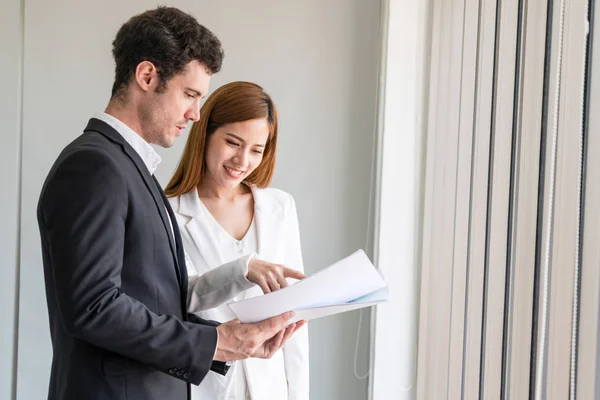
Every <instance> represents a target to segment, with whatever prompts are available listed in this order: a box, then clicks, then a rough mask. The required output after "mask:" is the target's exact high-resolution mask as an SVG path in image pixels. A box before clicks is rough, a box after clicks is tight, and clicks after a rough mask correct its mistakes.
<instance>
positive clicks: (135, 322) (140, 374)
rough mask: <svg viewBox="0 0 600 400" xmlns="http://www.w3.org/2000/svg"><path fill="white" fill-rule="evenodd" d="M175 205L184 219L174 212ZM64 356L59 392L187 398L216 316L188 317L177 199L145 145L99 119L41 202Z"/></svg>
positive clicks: (55, 325) (51, 302)
mask: <svg viewBox="0 0 600 400" xmlns="http://www.w3.org/2000/svg"><path fill="white" fill-rule="evenodd" d="M167 213H169V214H171V217H170V219H171V222H172V224H173V231H171V225H170V224H169V220H168V218H167ZM38 223H39V228H40V235H41V240H42V254H43V261H44V277H45V283H46V296H47V303H48V312H49V317H50V334H51V338H52V347H53V359H52V371H51V378H50V387H49V393H48V398H49V399H73V400H83V399H86V400H96V399H97V400H101V399H102V400H109V399H110V400H118V399H123V400H125V399H127V400H136V399H140V400H142V399H143V400H151V399H156V400H159V399H160V400H164V399H182V400H183V399H186V398H188V396H189V387H188V384H189V383H193V384H199V383H200V382H201V381H202V379H203V378H204V376H205V375H206V374H207V373H208V371H209V369H210V368H211V367H212V368H213V369H215V370H217V371H218V372H221V373H223V372H226V371H225V370H224V369H223V368H224V366H223V364H222V363H214V364H213V361H212V358H213V355H214V352H215V346H216V343H217V331H216V328H215V326H216V325H217V323H215V322H212V321H203V320H200V321H194V322H192V321H188V315H187V312H186V299H187V273H186V268H185V264H184V263H185V261H184V257H183V249H182V245H181V237H180V235H179V229H178V227H177V222H176V219H175V217H174V215H173V211H172V210H171V207H170V206H169V203H168V201H166V198H165V196H164V193H163V192H162V190H161V189H160V186H159V185H158V182H157V181H156V179H155V178H154V177H153V176H151V175H150V173H149V171H148V169H147V167H146V166H145V164H144V162H143V161H142V159H141V158H140V157H139V155H138V154H137V153H136V152H135V150H134V149H133V148H132V147H131V146H130V145H129V144H128V143H127V142H126V141H125V140H124V138H123V137H122V136H121V135H120V134H119V133H118V132H116V131H115V130H114V129H113V128H112V127H110V126H109V125H108V124H106V123H104V122H102V121H100V120H98V119H91V120H90V121H89V123H88V126H87V128H86V129H85V131H84V133H83V135H81V136H80V137H79V138H77V139H76V140H75V141H73V142H72V143H71V144H69V145H68V146H67V147H66V148H65V149H64V150H63V152H62V153H61V154H60V156H59V157H58V159H57V160H56V162H55V164H54V165H53V167H52V169H51V170H50V172H49V174H48V177H47V178H46V181H45V183H44V186H43V188H42V192H41V195H40V200H39V204H38Z"/></svg>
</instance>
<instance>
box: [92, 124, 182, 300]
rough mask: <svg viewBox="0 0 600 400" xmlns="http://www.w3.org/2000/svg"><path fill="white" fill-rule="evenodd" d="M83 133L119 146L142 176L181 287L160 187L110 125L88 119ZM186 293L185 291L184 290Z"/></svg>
mask: <svg viewBox="0 0 600 400" xmlns="http://www.w3.org/2000/svg"><path fill="white" fill-rule="evenodd" d="M85 131H96V132H98V133H101V134H102V135H104V136H106V137H107V138H108V139H110V140H111V141H112V142H115V143H117V144H120V145H121V147H122V148H123V152H124V153H125V154H126V155H127V156H128V157H129V159H131V161H132V162H133V164H134V165H135V167H136V168H137V170H138V172H139V173H140V175H141V176H142V179H143V181H144V183H145V184H146V187H147V188H148V190H149V191H150V193H151V194H152V198H153V199H154V204H155V205H156V209H157V211H158V214H159V215H160V219H161V220H162V223H163V226H164V228H165V230H166V232H167V236H168V238H169V246H170V248H171V253H172V255H173V260H174V262H175V272H176V274H177V279H178V281H179V284H180V285H181V284H182V277H181V272H180V269H181V268H180V266H179V261H178V256H177V247H176V244H175V242H174V240H173V233H172V231H171V226H170V224H169V219H168V218H167V211H166V207H169V204H168V201H167V202H165V201H163V199H162V196H164V193H161V191H162V189H160V185H158V181H156V180H155V178H154V177H153V176H152V175H150V171H148V168H147V167H146V165H145V164H144V161H143V160H142V159H141V157H140V156H139V154H138V153H137V152H136V151H135V150H134V149H133V147H131V146H130V145H129V143H127V141H126V140H125V139H124V138H123V136H121V135H120V134H119V132H117V131H115V130H114V129H113V128H112V127H111V126H110V125H108V124H106V123H105V122H103V121H101V120H99V119H96V118H92V119H90V121H89V123H88V126H87V127H86V128H85ZM176 223H177V221H175V220H173V224H176ZM186 276H187V275H186ZM186 289H187V288H186ZM186 292H187V290H186Z"/></svg>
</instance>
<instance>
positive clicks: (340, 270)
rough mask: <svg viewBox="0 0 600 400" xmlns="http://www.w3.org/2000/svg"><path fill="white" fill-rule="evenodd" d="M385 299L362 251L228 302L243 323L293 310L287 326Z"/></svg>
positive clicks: (384, 289)
mask: <svg viewBox="0 0 600 400" xmlns="http://www.w3.org/2000/svg"><path fill="white" fill-rule="evenodd" d="M387 299H388V290H387V285H386V283H385V281H384V280H383V278H382V277H381V275H380V274H379V272H378V271H377V269H375V267H374V266H373V264H372V263H371V261H370V260H369V258H368V257H367V255H366V254H365V252H364V251H362V250H358V251H356V252H355V253H353V254H352V255H350V256H348V257H346V258H344V259H342V260H340V261H338V262H336V263H335V264H332V265H331V266H329V267H327V268H325V269H323V270H321V271H319V272H317V273H316V274H314V275H311V276H309V277H306V278H304V279H302V280H300V281H298V282H296V283H294V284H292V285H290V286H288V287H285V288H283V289H281V290H277V291H275V292H271V293H268V294H265V295H263V296H258V297H253V298H250V299H246V300H241V301H238V302H235V303H230V304H229V308H230V309H231V311H232V312H233V313H234V314H235V316H236V317H237V318H238V319H239V320H240V321H241V322H243V323H252V322H258V321H262V320H265V319H267V318H271V317H274V316H276V315H279V314H282V313H284V312H286V311H290V310H294V311H295V312H296V316H295V317H294V318H293V319H292V320H290V323H292V322H295V321H298V320H301V319H304V320H310V319H314V318H319V317H324V316H327V315H332V314H338V313H341V312H345V311H350V310H356V309H358V308H363V307H369V306H372V305H375V304H378V303H381V302H383V301H386V300H387Z"/></svg>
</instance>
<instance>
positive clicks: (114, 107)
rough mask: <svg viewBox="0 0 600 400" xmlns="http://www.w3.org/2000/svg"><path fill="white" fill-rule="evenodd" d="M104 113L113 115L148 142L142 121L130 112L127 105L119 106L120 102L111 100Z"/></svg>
mask: <svg viewBox="0 0 600 400" xmlns="http://www.w3.org/2000/svg"><path fill="white" fill-rule="evenodd" d="M104 112H105V113H106V114H108V115H111V116H113V117H115V118H116V119H118V120H119V121H121V122H122V123H124V124H125V125H127V126H128V127H129V128H131V130H132V131H134V132H135V133H137V134H138V135H139V136H140V137H141V138H142V139H144V140H145V141H146V142H148V140H147V139H146V138H145V137H144V135H143V133H142V129H141V123H140V119H139V118H138V117H137V113H135V112H133V111H132V110H130V109H129V108H128V107H127V106H126V105H123V104H119V103H118V101H115V100H111V101H110V102H109V103H108V106H106V110H104Z"/></svg>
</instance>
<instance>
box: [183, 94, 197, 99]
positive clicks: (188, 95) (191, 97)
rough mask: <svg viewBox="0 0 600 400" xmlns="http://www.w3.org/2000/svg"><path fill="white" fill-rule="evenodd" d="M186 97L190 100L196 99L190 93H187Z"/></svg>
mask: <svg viewBox="0 0 600 400" xmlns="http://www.w3.org/2000/svg"><path fill="white" fill-rule="evenodd" d="M185 95H186V96H187V98H188V99H193V98H195V96H194V95H193V94H190V93H186V94H185Z"/></svg>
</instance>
